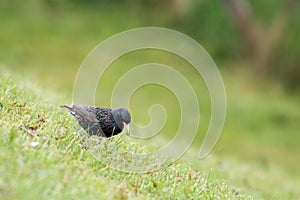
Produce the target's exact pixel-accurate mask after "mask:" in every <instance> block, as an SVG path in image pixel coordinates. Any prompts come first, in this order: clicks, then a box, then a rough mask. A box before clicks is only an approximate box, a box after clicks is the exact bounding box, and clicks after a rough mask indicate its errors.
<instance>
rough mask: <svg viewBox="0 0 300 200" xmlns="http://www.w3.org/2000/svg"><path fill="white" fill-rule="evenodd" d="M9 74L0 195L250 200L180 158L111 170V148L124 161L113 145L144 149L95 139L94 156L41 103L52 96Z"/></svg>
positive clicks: (0, 96) (63, 119)
mask: <svg viewBox="0 0 300 200" xmlns="http://www.w3.org/2000/svg"><path fill="white" fill-rule="evenodd" d="M19 78H20V77H19ZM16 79H17V78H16V77H15V76H14V78H12V77H10V75H7V74H2V75H1V78H0V85H1V87H0V103H1V104H0V105H1V113H0V119H1V120H0V127H1V129H0V136H1V140H0V149H1V150H0V152H1V153H0V162H1V163H2V164H1V166H0V173H1V178H0V197H1V199H30V198H37V199H66V198H67V199H69V198H76V199H128V198H129V199H149V198H151V199H178V198H180V199H245V198H249V199H251V196H249V195H247V194H246V193H242V192H240V191H239V189H238V188H235V187H233V186H231V185H230V184H229V183H228V181H226V180H222V179H219V178H211V176H212V174H210V173H205V172H201V171H197V170H193V169H192V168H191V166H189V165H187V164H185V163H184V162H180V161H177V162H175V163H173V164H170V165H169V166H168V167H165V168H162V169H161V170H157V171H153V172H149V173H127V172H122V171H118V170H114V169H112V168H111V166H110V165H108V164H107V161H109V160H110V159H111V157H110V155H111V154H112V153H113V155H116V156H119V158H120V159H123V160H124V161H128V162H130V160H129V157H128V156H122V154H120V155H117V153H118V152H119V151H116V149H118V150H120V149H122V150H123V151H127V152H132V153H133V154H138V153H143V152H145V151H146V152H147V151H149V150H151V147H145V146H144V147H142V146H139V145H138V144H135V143H133V142H132V141H131V140H130V138H128V137H126V136H125V135H120V136H117V137H115V138H113V139H111V140H101V141H99V142H98V143H97V145H98V146H97V148H100V149H101V150H103V151H101V152H98V153H99V154H98V156H100V158H99V159H95V158H94V156H93V155H92V154H91V153H90V151H89V150H88V149H87V148H85V145H84V144H85V142H86V141H87V140H90V138H87V137H86V136H85V134H83V132H82V131H80V129H78V127H77V125H76V124H75V123H74V120H73V119H72V117H71V116H69V115H68V114H67V113H65V112H64V111H63V110H61V109H60V108H58V105H57V103H54V102H53V100H49V98H48V97H49V96H52V94H51V93H49V92H45V91H43V90H41V89H40V88H38V87H37V86H36V85H35V84H34V83H33V82H26V81H24V80H22V81H16ZM21 79H24V77H22V78H21ZM54 96H55V95H54ZM56 102H59V97H57V101H56ZM142 159H145V160H143V162H147V161H148V160H147V159H148V158H147V157H145V158H142Z"/></svg>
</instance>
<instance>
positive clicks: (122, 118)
mask: <svg viewBox="0 0 300 200" xmlns="http://www.w3.org/2000/svg"><path fill="white" fill-rule="evenodd" d="M60 107H61V108H63V109H65V110H67V111H69V112H70V113H71V114H72V115H73V116H74V117H75V118H76V119H77V121H78V122H79V124H80V126H81V127H82V128H83V129H84V130H86V131H87V132H88V133H89V135H97V136H101V137H111V136H113V135H117V134H119V133H121V132H122V130H123V128H124V127H125V129H126V131H127V134H128V135H129V123H130V121H131V116H130V113H129V112H128V110H127V109H126V108H118V109H110V108H97V107H94V106H60Z"/></svg>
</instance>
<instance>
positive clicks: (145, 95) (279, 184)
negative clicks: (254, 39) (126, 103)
mask: <svg viewBox="0 0 300 200" xmlns="http://www.w3.org/2000/svg"><path fill="white" fill-rule="evenodd" d="M5 5H6V6H5ZM5 5H4V6H1V8H0V9H1V11H2V12H0V16H1V19H2V21H1V28H2V29H1V32H0V41H1V46H0V60H1V63H0V68H4V70H3V71H1V69H0V74H1V73H5V72H4V71H5V70H7V69H8V68H9V70H10V71H12V73H11V75H8V76H7V75H5V76H1V85H0V86H1V87H0V103H1V104H0V107H1V108H0V109H1V112H0V127H1V128H0V132H1V140H0V142H1V144H0V148H1V151H0V155H1V158H0V163H1V165H0V169H1V170H0V173H1V177H0V186H1V187H0V192H1V196H0V198H1V199H5V198H7V199H14V198H15V199H20V198H21V199H22V198H23V199H27V198H30V197H33V196H37V197H40V198H51V197H52V198H55V199H57V198H58V199H59V198H65V197H78V198H91V197H93V198H98V197H102V198H104V199H106V198H116V199H117V198H122V195H124V198H125V197H126V196H128V198H130V199H134V198H138V199H140V198H147V197H149V198H150V197H152V198H161V199H165V198H169V199H171V198H172V197H176V198H177V196H175V195H178V198H179V197H187V196H185V195H186V193H184V191H187V190H186V189H184V188H196V187H197V188H198V189H199V190H201V191H202V192H201V191H200V195H203V198H209V197H210V194H209V192H211V193H214V194H216V195H218V194H220V195H226V194H228V195H229V196H228V198H229V197H232V198H242V199H243V198H244V197H245V196H248V195H247V194H249V195H250V197H249V198H251V196H253V198H255V199H274V198H275V199H277V198H278V199H299V197H300V194H299V190H298V188H297V186H298V185H300V183H299V182H300V181H299V180H300V178H299V177H300V174H299V169H298V168H299V167H298V166H299V164H300V163H299V162H300V157H299V155H300V148H299V141H300V135H299V134H298V132H299V120H300V115H299V114H300V107H299V105H300V104H299V102H300V101H299V100H300V98H299V97H300V96H299V95H297V94H296V95H294V96H293V95H289V94H287V93H285V91H284V90H283V89H282V88H280V85H279V84H277V83H276V82H273V81H270V80H263V79H262V78H261V77H258V76H257V74H253V72H251V71H250V70H245V68H251V67H250V66H245V63H237V64H235V66H236V69H238V70H236V69H235V68H233V67H228V68H223V70H222V75H223V78H224V82H225V87H226V92H227V106H228V107H227V117H226V123H225V127H224V129H223V132H222V135H221V138H220V140H219V142H218V144H217V146H216V148H214V152H213V154H211V155H210V156H209V157H208V158H206V159H205V160H203V161H199V160H198V159H196V157H197V155H198V152H197V150H195V149H196V148H197V147H198V146H199V144H200V143H201V142H202V141H203V138H202V137H203V135H204V133H205V131H206V128H207V125H208V123H209V117H210V115H209V113H210V109H209V107H210V102H209V94H208V93H207V91H206V89H205V85H204V84H203V81H202V80H201V78H199V77H196V76H194V74H195V73H194V71H192V70H190V65H188V63H186V62H184V61H183V60H182V59H180V58H178V57H175V56H174V55H168V54H167V53H163V52H154V51H150V50H145V51H141V52H133V53H131V54H128V55H126V56H124V57H121V58H120V59H118V60H117V61H116V62H114V63H113V64H112V66H111V67H110V68H109V70H107V72H106V74H105V76H104V77H103V79H101V81H103V82H100V83H99V88H98V89H99V92H98V93H97V97H96V98H97V105H101V106H110V105H109V103H110V93H111V92H112V88H113V86H114V83H115V82H116V81H117V80H118V78H119V77H120V76H121V75H122V74H124V73H125V72H126V71H127V70H129V69H130V68H131V67H133V66H136V65H139V64H144V63H149V62H159V63H162V64H166V65H169V66H172V67H173V68H174V69H176V70H178V71H179V72H180V73H182V74H183V75H185V76H186V77H188V79H189V81H191V84H192V86H193V87H194V89H195V91H196V95H197V96H198V98H199V99H200V110H201V118H202V124H200V126H201V125H202V127H200V131H199V134H198V135H200V137H199V138H198V137H197V138H196V140H195V144H194V146H193V147H194V148H195V149H194V148H193V149H191V150H190V152H188V154H187V156H186V157H184V158H183V160H184V161H178V162H177V163H175V164H174V165H171V166H169V168H167V169H163V170H161V171H157V172H155V173H153V174H128V173H123V172H118V171H114V170H112V169H110V168H108V167H107V165H105V163H106V162H111V161H112V160H111V157H110V156H109V154H110V153H111V152H112V153H114V155H115V154H116V152H119V150H130V151H132V152H135V153H139V152H144V151H149V150H150V148H151V147H150V146H149V145H140V144H135V143H134V142H133V140H131V138H127V137H124V136H120V137H117V138H115V139H113V140H111V141H110V142H108V141H104V142H103V143H102V142H101V144H99V146H100V147H101V148H104V149H105V151H103V152H100V154H99V156H102V158H103V160H104V161H105V162H104V161H103V160H101V159H100V160H96V159H95V158H94V157H93V155H92V154H91V153H90V152H89V151H87V150H86V148H85V146H84V145H83V144H85V141H86V138H85V136H84V134H82V131H80V129H79V128H78V126H77V125H76V122H75V121H74V119H72V117H71V116H70V115H68V114H67V113H65V112H63V111H62V110H61V109H59V108H58V105H61V104H69V103H70V102H71V92H72V86H73V82H74V79H75V76H76V71H77V69H78V67H79V66H80V63H81V62H82V61H83V59H84V58H85V56H86V55H87V54H88V53H89V52H90V50H91V49H92V48H93V47H94V46H95V45H97V44H98V43H99V42H101V41H103V40H104V39H106V38H108V37H109V36H111V35H112V34H115V33H118V32H120V31H124V30H127V29H130V28H133V27H139V26H153V23H149V22H148V21H147V20H145V18H144V17H143V16H142V15H141V16H140V15H138V16H139V17H136V16H135V14H132V13H131V14H130V13H129V12H127V10H126V9H124V8H121V9H118V7H114V8H107V7H101V8H96V9H95V10H93V9H92V10H90V9H81V8H78V9H74V10H73V9H67V8H64V7H61V8H60V7H59V8H58V9H55V8H54V9H47V7H44V6H43V4H36V2H33V1H32V3H31V4H28V3H26V6H25V4H24V6H18V5H19V3H18V4H11V6H8V5H10V4H9V3H7V4H5ZM115 10H117V12H113V11H115ZM36 16H40V17H38V18H37V17H36ZM150 21H151V22H152V21H153V19H152V18H151V20H150ZM158 25H160V26H164V24H163V23H162V24H161V23H160V22H159V23H158ZM210 53H211V52H210ZM218 64H219V63H218ZM231 64H232V63H231ZM243 66H244V68H243ZM220 67H221V66H220ZM221 69H222V68H221ZM16 73H18V74H20V75H16ZM32 80H36V82H34V81H32ZM201 81H202V82H201ZM37 85H42V86H37ZM45 85H50V86H51V90H52V91H45ZM53 91H55V92H53ZM157 96H159V97H160V98H159V99H158V98H156V97H157ZM153 103H161V104H163V105H164V106H166V110H167V112H168V113H169V111H170V113H171V114H170V115H168V121H167V123H166V128H165V129H164V130H163V131H164V132H165V133H166V135H167V136H170V137H172V134H171V133H172V132H174V130H175V129H176V128H177V127H176V126H174V124H178V122H179V120H180V119H179V118H178V116H179V115H178V113H179V112H180V111H179V109H178V102H177V100H176V98H174V95H173V96H172V94H171V93H170V92H169V91H168V90H164V89H163V88H160V87H158V86H149V87H143V88H141V90H140V91H139V90H138V91H137V93H135V94H134V95H133V98H132V100H131V101H130V110H131V111H132V112H133V116H134V117H135V119H137V120H139V121H138V122H140V123H142V124H147V123H148V122H149V121H150V118H149V117H148V115H147V113H148V108H149V106H151V105H152V104H153ZM145 113H146V115H145ZM160 139H161V138H160ZM164 139H166V140H167V139H168V138H164ZM161 140H163V139H161ZM161 143H163V142H161ZM153 144H156V143H153ZM157 144H158V143H157ZM101 148H100V149H101ZM105 152H106V154H105ZM102 153H103V155H102ZM120 155H121V154H120ZM121 156H122V155H121ZM97 158H99V157H97ZM126 159H130V158H129V157H128V155H124V159H123V161H124V160H125V161H126ZM101 161H102V162H101ZM142 161H144V160H142ZM146 161H147V160H146ZM148 161H149V160H148ZM2 163H4V164H2ZM188 163H192V167H191V166H190V165H189V164H188ZM2 174H3V176H2ZM189 174H192V177H193V178H192V179H191V178H189V176H190V175H189ZM171 176H172V177H173V178H174V177H177V176H178V177H179V178H178V180H181V181H177V182H176V181H175V178H174V180H173V179H172V178H170V177H171ZM164 178H165V179H164ZM201 180H202V181H201ZM193 184H196V186H194V185H193ZM222 185H223V186H224V187H223V189H222ZM202 186H203V187H202ZM226 188H227V189H226ZM174 190H176V191H174ZM173 191H174V194H173ZM233 191H234V192H233ZM196 192H199V191H197V190H196V189H195V190H194V191H189V192H188V193H189V194H190V195H195V199H197V197H198V198H199V196H197V195H196ZM234 193H236V194H238V193H239V194H238V195H234ZM171 195H174V196H171ZM198 195H199V194H198ZM2 196H3V198H2ZM223 197H224V196H223Z"/></svg>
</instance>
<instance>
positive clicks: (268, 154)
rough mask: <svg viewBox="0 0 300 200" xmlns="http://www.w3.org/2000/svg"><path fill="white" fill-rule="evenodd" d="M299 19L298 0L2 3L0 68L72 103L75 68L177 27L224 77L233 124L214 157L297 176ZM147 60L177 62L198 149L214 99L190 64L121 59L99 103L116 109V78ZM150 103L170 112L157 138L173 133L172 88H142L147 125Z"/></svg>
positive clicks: (138, 110) (133, 56) (137, 113)
mask: <svg viewBox="0 0 300 200" xmlns="http://www.w3.org/2000/svg"><path fill="white" fill-rule="evenodd" d="M299 18H300V2H298V1H297V0H278V1H274V0H264V1H258V0H249V1H239V0H222V1H221V0H164V1H158V0H110V1H109V0H99V1H97V0H86V1H79V0H73V1H68V0H28V1H26V2H21V1H15V0H12V1H0V22H1V23H0V67H1V69H2V70H8V71H10V72H12V73H19V74H23V75H25V76H28V77H32V78H33V79H35V80H36V81H37V83H38V84H39V85H40V87H42V88H51V90H53V91H57V93H59V94H60V95H62V96H63V97H64V99H65V103H66V104H69V103H71V102H72V88H73V83H74V81H75V78H76V73H77V70H78V69H79V67H80V65H81V63H82V61H83V60H84V59H85V57H86V56H87V55H88V53H89V52H90V51H91V50H92V49H93V48H94V47H95V46H96V45H97V44H99V43H100V42H101V41H103V40H105V39H107V38H108V37H110V36H111V35H113V34H116V33H119V32H121V31H125V30H128V29H132V28H137V27H144V26H158V27H165V28H170V29H174V30H177V31H180V32H182V33H185V34H187V35H188V36H190V37H192V38H193V39H195V40H196V41H198V42H199V43H200V44H201V45H202V46H203V47H204V48H205V49H206V50H207V52H208V53H209V54H210V56H211V57H212V58H213V59H214V61H215V62H216V64H217V66H218V67H219V69H220V71H221V74H222V76H223V79H224V83H225V87H226V92H227V118H226V123H225V127H224V130H223V133H222V136H221V138H220V140H219V142H218V144H217V146H216V147H215V149H214V151H213V154H214V155H216V156H218V157H219V158H221V159H220V160H226V159H229V158H230V159H234V160H238V162H241V163H245V165H247V164H248V163H252V164H253V163H254V165H257V166H259V167H261V168H263V169H266V170H268V169H269V168H271V167H273V166H275V167H276V168H279V169H280V171H282V173H283V174H284V176H283V177H281V178H283V179H285V178H287V177H289V178H291V179H294V180H299V177H300V171H299V166H300V134H299V130H300V66H299V65H300V56H299V53H300V45H299V44H300V21H299ZM149 62H158V63H162V64H166V65H169V66H172V67H173V68H175V69H176V70H178V71H180V72H181V73H182V74H184V75H185V76H186V77H187V78H188V79H189V81H190V82H191V83H192V85H193V87H195V88H196V90H195V91H197V96H198V98H199V99H201V101H200V109H201V115H202V116H201V117H202V121H201V124H200V129H199V134H198V137H197V138H196V139H195V142H194V144H193V145H194V146H195V147H198V146H199V145H200V144H201V142H202V139H203V137H204V133H205V132H206V129H207V127H208V123H209V119H210V99H209V94H208V92H207V91H206V87H205V84H204V82H203V81H202V79H201V77H198V76H197V75H196V73H194V72H195V71H194V70H193V68H192V67H191V66H190V65H189V63H187V62H186V61H184V60H182V59H181V58H179V57H177V56H175V55H172V54H169V53H167V52H161V51H155V50H149V49H148V50H141V51H137V52H132V53H130V54H127V55H126V56H123V57H121V58H120V59H118V60H117V61H116V62H114V63H112V65H111V67H110V68H109V70H107V71H106V73H105V76H104V77H103V79H101V81H100V82H99V91H101V93H97V105H101V106H110V97H111V92H112V89H113V87H114V83H116V81H117V80H118V78H119V77H120V76H122V74H123V73H125V72H126V71H128V70H129V69H131V68H132V67H134V66H137V65H139V64H144V63H149ZM102 83H105V84H102ZM154 103H159V104H163V105H164V106H165V108H166V110H167V112H168V121H167V123H166V126H165V127H164V129H163V130H162V134H161V136H162V137H164V138H168V137H172V133H173V132H174V131H176V129H177V128H178V123H179V121H180V117H179V116H180V107H179V104H178V101H177V100H176V97H175V96H174V94H172V93H171V92H170V91H168V90H167V89H166V88H163V87H161V86H159V85H148V86H145V87H142V88H140V89H139V90H138V91H137V92H136V93H135V94H134V95H133V96H132V99H131V102H130V110H131V111H132V113H133V116H134V120H135V121H137V122H139V123H141V124H143V123H144V124H147V123H149V120H150V118H149V116H148V109H149V107H150V106H151V105H152V104H154ZM145 113H146V114H145ZM220 162H221V161H220ZM233 173H234V172H233ZM245 176H246V175H245ZM271 180H272V177H270V181H271ZM246 185H247V184H246Z"/></svg>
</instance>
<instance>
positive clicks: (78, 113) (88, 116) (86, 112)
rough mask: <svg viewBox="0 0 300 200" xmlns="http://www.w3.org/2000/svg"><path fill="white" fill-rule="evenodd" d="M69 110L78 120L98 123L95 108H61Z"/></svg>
mask: <svg viewBox="0 0 300 200" xmlns="http://www.w3.org/2000/svg"><path fill="white" fill-rule="evenodd" d="M61 107H62V108H64V109H65V110H68V111H69V112H70V113H71V114H72V115H74V116H75V117H76V118H81V119H85V120H87V121H90V122H95V123H98V122H99V120H98V119H97V115H96V112H95V107H92V106H61Z"/></svg>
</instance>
